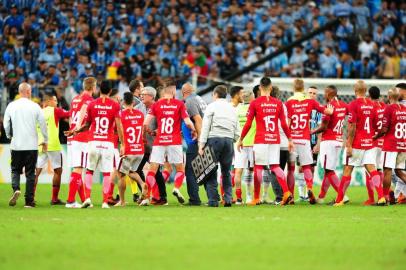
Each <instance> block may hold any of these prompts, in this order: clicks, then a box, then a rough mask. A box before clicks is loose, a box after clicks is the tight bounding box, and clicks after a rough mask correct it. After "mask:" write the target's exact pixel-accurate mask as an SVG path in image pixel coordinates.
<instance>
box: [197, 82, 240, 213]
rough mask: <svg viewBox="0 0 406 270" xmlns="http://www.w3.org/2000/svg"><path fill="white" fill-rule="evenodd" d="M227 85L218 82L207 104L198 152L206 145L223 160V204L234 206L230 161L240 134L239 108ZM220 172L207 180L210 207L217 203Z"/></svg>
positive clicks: (217, 158)
mask: <svg viewBox="0 0 406 270" xmlns="http://www.w3.org/2000/svg"><path fill="white" fill-rule="evenodd" d="M226 96H227V87H226V86H224V85H219V86H217V87H216V88H215V89H214V91H213V99H214V102H213V103H211V104H209V105H208V106H207V108H206V111H205V113H204V117H203V123H202V130H201V133H200V138H199V154H200V155H202V154H203V148H204V147H205V146H206V145H208V146H210V147H212V149H213V151H214V153H215V155H216V160H217V161H218V162H219V163H220V167H221V174H222V176H223V188H224V206H225V207H231V203H232V186H231V176H230V170H231V164H232V162H233V156H234V143H235V142H236V141H237V140H238V138H239V137H240V133H241V130H240V124H239V122H238V118H237V113H236V109H235V108H234V107H233V105H231V103H230V102H228V101H227V100H226ZM217 184H218V183H217V173H216V174H214V173H213V174H212V175H211V176H210V178H209V179H208V180H207V183H206V192H207V197H208V199H209V203H208V205H209V207H218V201H219V200H218V199H219V198H220V196H219V195H218V191H217Z"/></svg>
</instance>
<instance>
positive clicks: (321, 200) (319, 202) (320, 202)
mask: <svg viewBox="0 0 406 270" xmlns="http://www.w3.org/2000/svg"><path fill="white" fill-rule="evenodd" d="M316 201H317V203H318V204H324V199H320V198H317V200H316Z"/></svg>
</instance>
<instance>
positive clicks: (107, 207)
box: [102, 202, 110, 209]
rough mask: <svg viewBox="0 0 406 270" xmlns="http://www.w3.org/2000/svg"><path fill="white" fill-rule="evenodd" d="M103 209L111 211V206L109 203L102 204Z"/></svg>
mask: <svg viewBox="0 0 406 270" xmlns="http://www.w3.org/2000/svg"><path fill="white" fill-rule="evenodd" d="M102 208H103V209H109V208H110V206H109V204H108V203H106V202H104V203H102Z"/></svg>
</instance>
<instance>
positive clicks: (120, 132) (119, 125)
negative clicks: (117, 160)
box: [114, 117, 125, 155]
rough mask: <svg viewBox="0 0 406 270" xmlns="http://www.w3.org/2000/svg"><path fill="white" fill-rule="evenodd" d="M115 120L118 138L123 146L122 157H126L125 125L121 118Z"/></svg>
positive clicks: (121, 148)
mask: <svg viewBox="0 0 406 270" xmlns="http://www.w3.org/2000/svg"><path fill="white" fill-rule="evenodd" d="M114 120H115V122H116V127H117V133H118V138H119V140H120V144H121V146H120V155H124V152H125V144H124V134H123V125H122V123H121V119H120V117H116V118H115V119H114Z"/></svg>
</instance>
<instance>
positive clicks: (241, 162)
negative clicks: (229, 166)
mask: <svg viewBox="0 0 406 270" xmlns="http://www.w3.org/2000/svg"><path fill="white" fill-rule="evenodd" d="M253 167H254V152H253V147H243V148H241V152H238V150H237V148H236V149H234V168H235V169H248V168H253Z"/></svg>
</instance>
